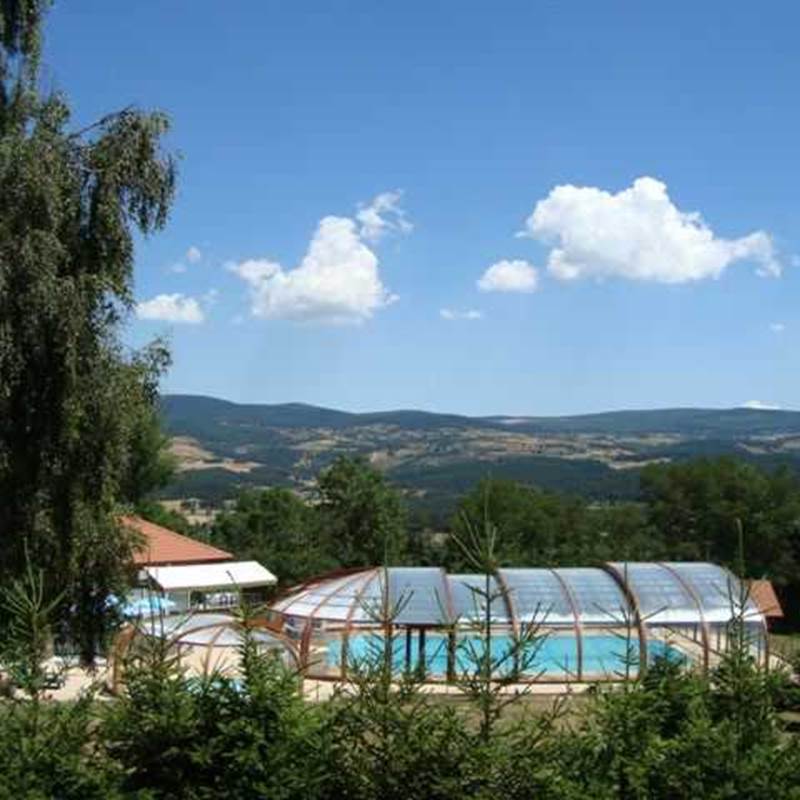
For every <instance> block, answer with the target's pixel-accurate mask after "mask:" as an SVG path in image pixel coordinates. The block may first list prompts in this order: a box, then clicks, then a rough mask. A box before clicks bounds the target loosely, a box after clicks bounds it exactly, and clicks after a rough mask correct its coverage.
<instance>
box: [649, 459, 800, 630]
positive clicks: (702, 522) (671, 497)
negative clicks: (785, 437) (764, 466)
mask: <svg viewBox="0 0 800 800" xmlns="http://www.w3.org/2000/svg"><path fill="white" fill-rule="evenodd" d="M642 499H643V500H644V502H645V504H646V506H645V507H646V513H647V516H648V518H649V521H650V523H651V524H652V526H653V527H654V528H656V529H657V530H659V531H660V532H661V535H662V536H663V537H664V540H665V541H666V543H667V544H668V546H669V550H670V553H671V554H672V555H673V557H676V558H684V559H708V560H711V561H717V562H720V563H722V564H726V565H728V566H731V567H736V565H737V561H738V559H739V534H738V525H739V524H741V526H742V529H743V531H744V557H745V566H746V569H747V571H748V573H749V576H750V577H757V578H758V577H767V578H769V579H771V580H772V581H773V582H774V583H775V584H776V586H777V587H778V590H779V591H780V592H781V594H782V596H783V600H784V603H785V604H786V611H787V612H789V614H790V615H791V616H792V617H793V618H794V619H798V618H800V578H798V575H800V481H799V480H798V478H797V475H796V474H794V473H792V472H791V471H789V470H788V469H785V468H784V469H779V470H777V471H774V472H767V471H764V470H760V469H758V468H757V467H755V466H753V465H751V464H748V463H746V462H744V461H740V460H737V459H732V458H719V459H698V460H696V461H692V462H688V463H684V464H669V465H653V466H650V467H648V468H647V469H645V470H644V472H643V473H642Z"/></svg>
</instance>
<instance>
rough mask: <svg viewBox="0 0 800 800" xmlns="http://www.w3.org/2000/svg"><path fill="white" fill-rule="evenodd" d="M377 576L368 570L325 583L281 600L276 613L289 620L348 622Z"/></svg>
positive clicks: (325, 581)
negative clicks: (292, 618)
mask: <svg viewBox="0 0 800 800" xmlns="http://www.w3.org/2000/svg"><path fill="white" fill-rule="evenodd" d="M375 573H376V570H366V571H364V572H359V573H356V574H354V575H353V574H351V575H340V576H336V577H334V578H331V579H329V580H322V581H320V582H319V583H314V584H312V585H310V586H307V587H304V588H301V589H299V590H298V591H297V592H295V593H294V594H291V595H288V596H287V597H284V598H282V599H279V600H278V601H277V602H276V603H275V604H274V605H273V609H275V610H276V611H280V612H281V613H283V614H287V615H289V616H297V617H312V616H313V617H314V618H316V619H329V620H335V621H345V620H346V619H347V618H348V617H349V616H350V613H351V609H353V608H354V606H357V605H359V597H361V595H362V594H363V593H364V590H365V588H366V587H367V586H368V584H369V583H370V582H371V580H372V579H373V578H374V576H375Z"/></svg>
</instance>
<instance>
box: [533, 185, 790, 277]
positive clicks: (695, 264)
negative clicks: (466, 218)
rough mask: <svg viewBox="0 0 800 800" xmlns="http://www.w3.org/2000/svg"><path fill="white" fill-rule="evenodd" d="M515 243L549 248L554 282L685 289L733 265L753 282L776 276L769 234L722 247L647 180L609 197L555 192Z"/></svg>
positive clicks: (586, 191) (598, 192) (585, 191)
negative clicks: (615, 281)
mask: <svg viewBox="0 0 800 800" xmlns="http://www.w3.org/2000/svg"><path fill="white" fill-rule="evenodd" d="M521 235H525V236H531V237H533V238H535V239H537V240H539V241H542V242H544V243H547V244H551V245H552V249H551V250H550V254H549V256H548V260H547V269H548V271H549V272H550V273H551V274H552V275H553V276H554V277H556V278H559V279H561V280H577V279H580V278H604V277H621V278H629V279H632V280H642V281H657V282H661V283H685V282H688V281H695V280H702V279H704V278H718V277H719V276H720V275H722V273H723V272H724V271H725V269H727V267H729V266H730V265H731V264H733V263H734V262H737V261H751V262H753V263H755V264H756V265H757V271H758V273H759V274H761V275H765V276H766V275H772V276H778V275H780V272H781V264H780V261H779V260H778V256H777V253H776V250H775V245H774V243H773V241H772V238H771V237H770V236H769V234H767V233H765V232H764V231H754V232H753V233H749V234H748V235H746V236H743V237H741V238H739V239H722V238H720V237H718V236H716V235H715V234H714V232H713V231H712V230H711V228H709V227H708V225H707V224H706V223H705V222H704V221H703V218H702V217H701V216H700V214H699V213H697V212H686V211H681V210H680V209H679V208H677V207H676V206H675V205H674V204H673V202H672V200H671V199H670V197H669V195H668V194H667V186H666V184H664V183H662V182H661V181H658V180H656V179H655V178H649V177H641V178H637V179H636V180H635V181H634V182H633V185H632V186H630V187H629V188H627V189H623V190H622V191H620V192H618V193H617V194H612V193H611V192H607V191H604V190H603V189H598V188H595V187H591V186H571V185H564V186H556V187H555V188H554V189H553V190H552V191H551V192H550V194H549V195H548V196H547V197H546V198H545V199H544V200H540V201H539V202H538V203H537V204H536V206H535V208H534V210H533V213H532V214H531V215H530V217H528V219H527V221H526V224H525V230H524V231H523V232H522V234H521Z"/></svg>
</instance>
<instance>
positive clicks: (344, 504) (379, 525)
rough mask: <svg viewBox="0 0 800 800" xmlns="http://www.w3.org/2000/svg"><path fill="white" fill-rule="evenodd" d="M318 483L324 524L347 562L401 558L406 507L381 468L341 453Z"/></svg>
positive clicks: (350, 564)
mask: <svg viewBox="0 0 800 800" xmlns="http://www.w3.org/2000/svg"><path fill="white" fill-rule="evenodd" d="M317 484H318V494H319V504H318V505H319V512H320V517H321V524H322V525H323V528H324V533H325V535H326V536H327V537H329V539H330V541H331V543H332V547H333V552H334V553H335V555H336V557H337V559H338V560H339V562H340V563H341V564H342V565H343V566H346V567H357V566H369V565H375V564H383V563H384V562H385V561H387V562H388V563H397V562H398V561H400V560H402V558H403V556H404V554H405V550H406V509H405V505H404V504H403V499H402V497H401V495H400V493H399V492H398V491H397V490H396V489H394V488H393V487H392V486H390V485H389V483H387V481H386V479H385V478H384V476H383V475H382V474H381V473H380V472H378V471H377V470H375V469H373V468H372V467H370V466H369V464H368V463H367V462H366V461H365V460H364V459H363V458H350V457H348V456H339V457H338V458H337V459H336V460H335V461H334V462H333V464H332V465H331V466H330V467H328V468H327V469H326V470H324V471H323V472H322V474H321V475H320V476H319V479H318V482H317Z"/></svg>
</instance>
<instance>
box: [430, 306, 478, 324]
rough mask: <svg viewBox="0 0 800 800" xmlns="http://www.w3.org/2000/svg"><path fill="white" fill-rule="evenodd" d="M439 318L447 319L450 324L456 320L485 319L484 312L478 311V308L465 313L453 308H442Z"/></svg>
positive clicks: (467, 310)
mask: <svg viewBox="0 0 800 800" xmlns="http://www.w3.org/2000/svg"><path fill="white" fill-rule="evenodd" d="M439 316H440V317H441V318H442V319H446V320H448V321H449V322H454V321H456V320H461V319H464V320H476V319H483V312H482V311H478V309H476V308H469V309H466V310H464V311H457V310H455V309H452V308H441V309H439Z"/></svg>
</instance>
